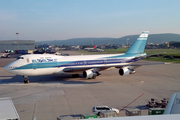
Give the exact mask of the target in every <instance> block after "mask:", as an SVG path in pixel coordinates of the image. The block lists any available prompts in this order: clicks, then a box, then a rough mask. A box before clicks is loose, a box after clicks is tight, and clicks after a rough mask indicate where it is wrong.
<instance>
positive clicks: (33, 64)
mask: <svg viewBox="0 0 180 120" xmlns="http://www.w3.org/2000/svg"><path fill="white" fill-rule="evenodd" d="M32 68H33V70H36V68H37V66H36V61H35V60H32Z"/></svg>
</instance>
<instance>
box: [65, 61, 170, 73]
mask: <svg viewBox="0 0 180 120" xmlns="http://www.w3.org/2000/svg"><path fill="white" fill-rule="evenodd" d="M158 64H167V63H163V62H159V63H136V64H127V65H114V66H104V67H103V66H100V67H98V66H92V67H69V68H64V69H63V72H67V73H70V72H82V71H85V70H89V69H97V71H103V70H109V69H114V68H122V67H127V66H129V68H131V69H136V68H138V67H140V66H142V65H158Z"/></svg>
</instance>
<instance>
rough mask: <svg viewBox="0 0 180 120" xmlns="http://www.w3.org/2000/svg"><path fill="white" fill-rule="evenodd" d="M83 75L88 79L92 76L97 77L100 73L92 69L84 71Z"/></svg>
mask: <svg viewBox="0 0 180 120" xmlns="http://www.w3.org/2000/svg"><path fill="white" fill-rule="evenodd" d="M83 76H84V77H85V78H88V79H91V78H93V79H95V78H96V76H98V74H97V73H94V72H93V71H92V70H86V71H84V72H83Z"/></svg>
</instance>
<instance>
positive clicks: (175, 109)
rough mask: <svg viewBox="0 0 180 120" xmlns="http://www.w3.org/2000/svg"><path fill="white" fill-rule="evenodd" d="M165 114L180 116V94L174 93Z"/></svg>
mask: <svg viewBox="0 0 180 120" xmlns="http://www.w3.org/2000/svg"><path fill="white" fill-rule="evenodd" d="M164 114H180V93H174V94H173V95H172V96H171V99H170V101H169V103H168V105H167V107H166V110H165V111H164Z"/></svg>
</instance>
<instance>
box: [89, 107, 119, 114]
mask: <svg viewBox="0 0 180 120" xmlns="http://www.w3.org/2000/svg"><path fill="white" fill-rule="evenodd" d="M104 111H114V112H116V114H119V110H118V109H116V108H111V107H108V106H94V107H93V108H92V112H93V113H95V114H97V115H99V114H100V112H104Z"/></svg>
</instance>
